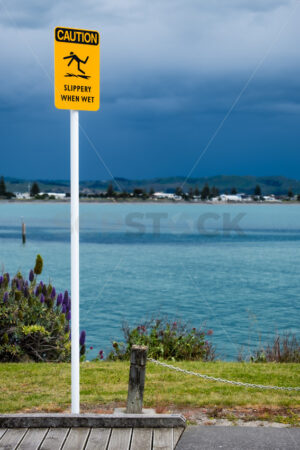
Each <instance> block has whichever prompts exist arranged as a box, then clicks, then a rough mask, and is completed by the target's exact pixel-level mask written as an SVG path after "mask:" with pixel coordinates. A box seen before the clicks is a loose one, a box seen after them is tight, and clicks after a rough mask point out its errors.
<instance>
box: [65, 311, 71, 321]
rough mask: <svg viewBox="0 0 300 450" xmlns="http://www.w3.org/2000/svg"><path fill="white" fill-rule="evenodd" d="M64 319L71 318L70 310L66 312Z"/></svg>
mask: <svg viewBox="0 0 300 450" xmlns="http://www.w3.org/2000/svg"><path fill="white" fill-rule="evenodd" d="M66 319H67V320H71V311H68V312H67V315H66Z"/></svg>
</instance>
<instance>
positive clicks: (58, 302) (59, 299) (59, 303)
mask: <svg viewBox="0 0 300 450" xmlns="http://www.w3.org/2000/svg"><path fill="white" fill-rule="evenodd" d="M62 301H63V296H62V294H58V296H57V299H56V306H59V305H61V304H62Z"/></svg>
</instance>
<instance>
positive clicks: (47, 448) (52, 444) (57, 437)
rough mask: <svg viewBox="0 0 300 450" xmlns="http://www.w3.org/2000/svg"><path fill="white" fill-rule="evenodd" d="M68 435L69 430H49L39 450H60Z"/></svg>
mask: <svg viewBox="0 0 300 450" xmlns="http://www.w3.org/2000/svg"><path fill="white" fill-rule="evenodd" d="M68 433H69V428H50V429H49V432H48V434H47V436H46V437H45V440H44V442H43V443H42V445H41V447H40V450H54V449H55V450H60V449H61V448H62V446H63V443H64V441H65V439H66V437H67V434H68Z"/></svg>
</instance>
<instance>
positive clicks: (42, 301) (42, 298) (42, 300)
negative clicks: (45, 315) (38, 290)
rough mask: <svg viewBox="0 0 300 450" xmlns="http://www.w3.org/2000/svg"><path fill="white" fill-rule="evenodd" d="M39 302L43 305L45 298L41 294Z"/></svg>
mask: <svg viewBox="0 0 300 450" xmlns="http://www.w3.org/2000/svg"><path fill="white" fill-rule="evenodd" d="M40 301H41V303H45V297H44V295H43V294H42V295H41V298H40Z"/></svg>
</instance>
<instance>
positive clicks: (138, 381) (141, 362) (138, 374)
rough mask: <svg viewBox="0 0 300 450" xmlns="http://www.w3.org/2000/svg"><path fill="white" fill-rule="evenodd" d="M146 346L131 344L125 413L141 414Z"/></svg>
mask: <svg viewBox="0 0 300 450" xmlns="http://www.w3.org/2000/svg"><path fill="white" fill-rule="evenodd" d="M147 352H148V347H146V346H144V345H133V346H132V348H131V355H130V372H129V383H128V397H127V408H126V413H128V414H141V413H142V409H143V397H144V386H145V373H146V363H147Z"/></svg>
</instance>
